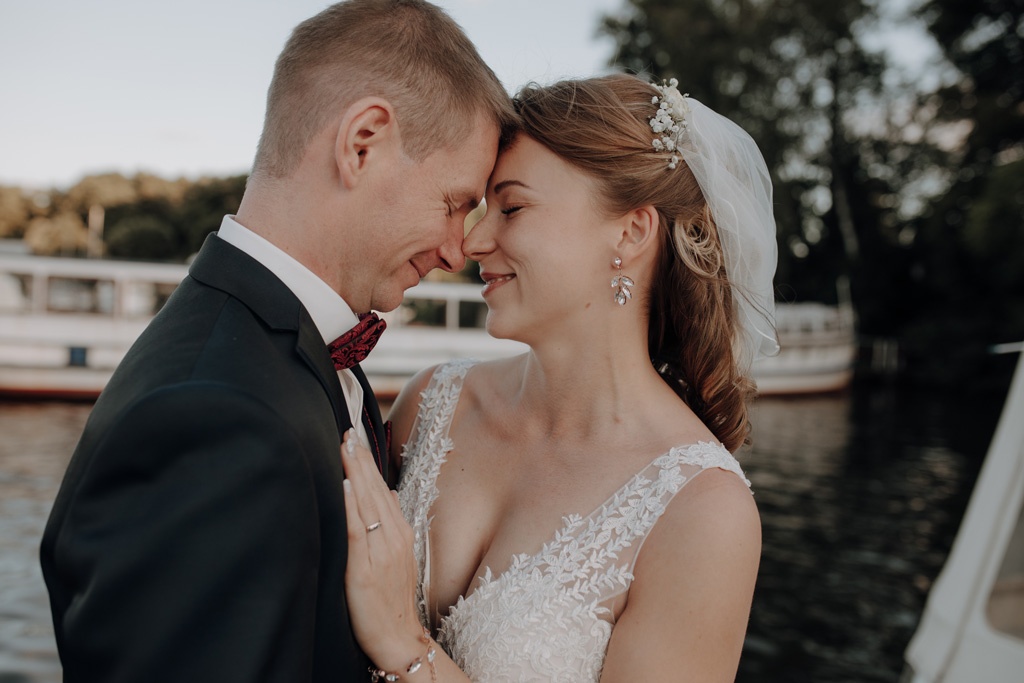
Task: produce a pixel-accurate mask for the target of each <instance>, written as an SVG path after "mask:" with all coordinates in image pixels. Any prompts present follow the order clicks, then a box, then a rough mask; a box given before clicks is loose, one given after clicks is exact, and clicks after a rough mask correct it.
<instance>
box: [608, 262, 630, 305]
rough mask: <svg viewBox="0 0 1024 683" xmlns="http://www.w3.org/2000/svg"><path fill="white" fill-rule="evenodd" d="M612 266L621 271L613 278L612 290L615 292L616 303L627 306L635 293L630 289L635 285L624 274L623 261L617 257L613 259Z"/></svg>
mask: <svg viewBox="0 0 1024 683" xmlns="http://www.w3.org/2000/svg"><path fill="white" fill-rule="evenodd" d="M612 265H613V266H614V267H615V269H616V270H618V271H619V272H618V274H616V276H615V277H613V278H612V289H614V290H615V303H617V304H618V305H620V306H625V305H626V302H627V301H629V300H630V299H632V298H633V292H631V291H629V288H630V287H632V286H633V285H634V284H635V283H634V282H633V280H632V279H631V278H629V277H627V276H625V275H623V274H622V259H620V258H619V257H618V256H616V257H615V258H614V259H612Z"/></svg>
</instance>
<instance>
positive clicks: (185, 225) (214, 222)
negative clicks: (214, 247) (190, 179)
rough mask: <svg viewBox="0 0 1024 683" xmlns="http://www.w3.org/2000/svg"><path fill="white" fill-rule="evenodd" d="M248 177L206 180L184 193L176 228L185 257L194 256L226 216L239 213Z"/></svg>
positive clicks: (239, 176)
mask: <svg viewBox="0 0 1024 683" xmlns="http://www.w3.org/2000/svg"><path fill="white" fill-rule="evenodd" d="M247 179H248V176H245V175H238V176H232V177H230V178H206V179H203V180H200V181H199V182H197V183H195V184H194V185H192V187H190V188H189V189H188V191H187V192H186V193H185V197H184V199H183V206H182V211H181V214H180V216H179V219H178V220H179V225H181V230H182V234H183V245H184V251H185V253H186V254H194V253H196V252H197V251H199V248H200V247H201V246H203V240H205V239H206V236H207V235H208V234H210V233H211V232H213V231H214V230H216V229H217V228H219V227H220V222H221V219H222V218H223V217H224V216H225V215H226V214H233V213H236V212H237V211H238V207H239V205H240V204H241V203H242V194H243V193H244V192H245V183H246V180H247Z"/></svg>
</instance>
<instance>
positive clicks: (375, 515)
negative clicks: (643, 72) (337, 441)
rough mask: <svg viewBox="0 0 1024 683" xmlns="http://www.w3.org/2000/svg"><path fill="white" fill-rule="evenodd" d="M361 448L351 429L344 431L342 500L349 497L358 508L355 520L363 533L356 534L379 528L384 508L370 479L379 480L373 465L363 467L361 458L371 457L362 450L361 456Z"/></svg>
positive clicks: (380, 497) (365, 533)
mask: <svg viewBox="0 0 1024 683" xmlns="http://www.w3.org/2000/svg"><path fill="white" fill-rule="evenodd" d="M361 451H366V449H364V448H361V447H360V446H358V439H357V438H356V436H355V433H354V432H353V431H352V430H349V431H348V432H346V433H345V437H344V439H343V441H342V447H341V453H342V457H341V462H342V467H343V468H344V469H345V476H346V478H347V480H348V481H349V488H347V489H346V499H348V498H351V499H352V502H353V504H354V505H355V506H356V508H357V510H358V514H359V519H360V520H361V522H362V523H363V525H364V526H363V534H357V537H361V536H366V535H367V534H370V533H372V532H374V531H376V530H377V529H379V528H380V525H381V510H386V508H387V506H386V504H385V503H384V501H383V498H382V495H381V493H380V491H379V490H378V488H377V486H376V485H375V484H376V482H375V481H374V479H380V474H379V473H378V472H377V468H376V466H373V465H372V464H371V466H370V467H369V468H368V467H367V466H366V464H365V463H364V462H363V461H364V460H371V456H370V455H369V452H368V451H366V452H365V457H361V455H364V454H363V453H361ZM371 463H372V460H371ZM346 502H347V501H346Z"/></svg>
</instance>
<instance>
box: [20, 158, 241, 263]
mask: <svg viewBox="0 0 1024 683" xmlns="http://www.w3.org/2000/svg"><path fill="white" fill-rule="evenodd" d="M245 181H246V176H244V175H241V176H233V177H230V178H203V179H200V180H194V181H193V180H186V179H177V180H165V179H164V178H160V177H157V176H155V175H151V174H147V173H139V174H137V175H134V176H131V177H126V176H124V175H121V174H120V173H104V174H99V175H90V176H86V177H85V178H83V179H82V180H80V181H79V182H78V183H77V184H75V185H74V186H72V187H71V188H70V189H68V190H57V189H52V190H48V191H28V190H23V189H21V188H16V187H0V238H22V239H23V240H24V241H25V243H26V244H27V245H28V248H29V250H31V251H32V252H33V253H36V254H48V255H64V256H84V255H86V254H87V253H89V254H91V255H95V256H105V257H112V258H124V259H136V260H144V261H179V262H180V261H184V260H185V259H186V258H187V257H189V256H190V255H192V254H194V253H195V252H197V251H199V247H200V246H201V245H202V243H203V239H204V238H205V237H206V235H207V234H209V233H210V232H211V231H213V230H216V229H217V228H218V227H219V226H220V221H221V218H223V217H224V214H227V213H234V212H235V211H237V210H238V205H239V202H241V200H242V192H243V191H244V190H245ZM90 214H91V215H90ZM90 223H92V224H93V226H94V230H93V233H92V235H90V230H89V225H90ZM91 238H92V242H93V243H91Z"/></svg>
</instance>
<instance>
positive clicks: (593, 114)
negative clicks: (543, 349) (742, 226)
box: [514, 74, 755, 451]
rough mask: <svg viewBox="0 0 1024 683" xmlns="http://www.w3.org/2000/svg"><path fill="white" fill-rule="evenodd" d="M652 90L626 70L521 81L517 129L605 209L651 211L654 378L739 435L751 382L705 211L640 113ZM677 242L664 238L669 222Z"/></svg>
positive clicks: (720, 433) (733, 438) (650, 112)
mask: <svg viewBox="0 0 1024 683" xmlns="http://www.w3.org/2000/svg"><path fill="white" fill-rule="evenodd" d="M656 95H660V93H659V91H658V90H657V89H656V88H655V87H654V86H652V85H651V84H650V83H647V82H646V81H643V80H641V79H639V78H637V77H635V76H629V75H626V74H615V75H611V76H604V77H600V78H591V79H584V80H568V81H560V82H558V83H555V84H553V85H550V86H538V85H535V84H531V85H528V86H526V87H525V88H523V89H522V90H521V91H520V92H519V94H518V95H517V96H516V97H515V100H514V104H515V107H516V110H517V112H518V114H519V116H520V119H521V126H522V132H523V133H525V134H526V135H529V136H530V137H531V138H533V139H535V140H536V141H537V142H539V143H541V144H542V145H544V146H545V147H547V148H548V149H550V150H551V151H552V152H554V153H555V154H557V155H558V156H559V157H561V158H562V159H564V160H565V161H567V162H568V163H570V164H572V165H573V166H575V167H576V168H578V169H580V170H581V171H583V172H584V173H586V174H587V175H588V176H590V177H591V178H592V179H593V180H595V181H596V182H597V183H598V187H599V188H600V195H601V196H600V201H601V202H602V203H603V208H604V209H605V210H606V211H608V212H609V213H610V214H611V215H622V214H625V213H626V212H628V211H630V210H632V209H635V208H637V207H640V206H646V205H648V204H650V205H653V206H654V207H655V208H656V209H657V210H658V216H659V224H660V228H659V229H660V231H661V239H660V245H659V252H658V260H657V266H656V270H655V276H654V281H653V282H652V283H651V287H650V296H649V297H648V300H647V302H646V303H647V306H648V316H649V327H648V351H649V353H650V357H651V361H652V362H653V363H654V365H655V367H656V368H657V369H658V371H659V373H660V374H661V376H662V378H663V379H664V380H665V381H666V382H667V383H668V384H669V386H671V387H672V389H673V390H675V392H676V393H677V394H679V396H680V397H681V398H682V399H683V400H684V401H685V402H686V403H687V405H689V406H690V409H691V410H693V411H694V413H696V414H697V416H698V417H699V418H700V419H701V420H702V421H703V422H704V424H705V425H707V426H708V428H709V429H710V430H711V431H712V433H714V435H715V437H716V438H718V440H719V441H721V442H722V444H723V445H724V446H725V447H726V448H728V449H729V450H730V451H735V450H736V449H738V448H739V447H740V446H742V445H744V444H745V443H749V435H750V420H749V416H748V412H747V406H748V402H749V400H750V399H751V398H752V397H753V395H754V393H755V387H754V382H753V381H752V380H751V379H750V377H748V376H746V375H744V373H743V372H742V371H741V370H740V368H739V366H738V364H737V361H736V357H735V354H734V351H733V344H734V341H735V339H736V336H737V319H736V310H735V308H736V307H735V303H734V299H733V292H732V287H731V285H730V283H729V278H728V275H727V274H726V272H725V265H724V258H723V254H722V245H721V242H720V241H719V237H718V230H717V229H716V227H715V221H714V218H713V217H712V215H711V211H710V209H709V208H708V205H707V202H706V201H705V199H704V195H703V194H702V193H701V190H700V187H699V186H698V184H697V180H696V178H694V176H693V173H692V172H691V171H690V169H689V168H688V167H687V166H686V164H685V163H683V162H680V163H679V166H678V168H675V169H669V168H668V163H669V158H670V157H671V156H672V154H671V152H657V151H655V149H654V148H653V146H652V144H651V143H652V141H653V139H654V134H653V132H652V131H651V127H650V123H649V122H650V119H651V118H653V117H654V115H655V113H656V111H657V105H656V104H653V103H652V98H653V97H654V96H656ZM673 230H676V231H678V232H679V234H680V236H681V238H682V239H681V240H680V241H681V243H682V244H683V245H684V248H683V249H680V250H677V249H676V247H675V246H674V245H673V236H672V231H673Z"/></svg>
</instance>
